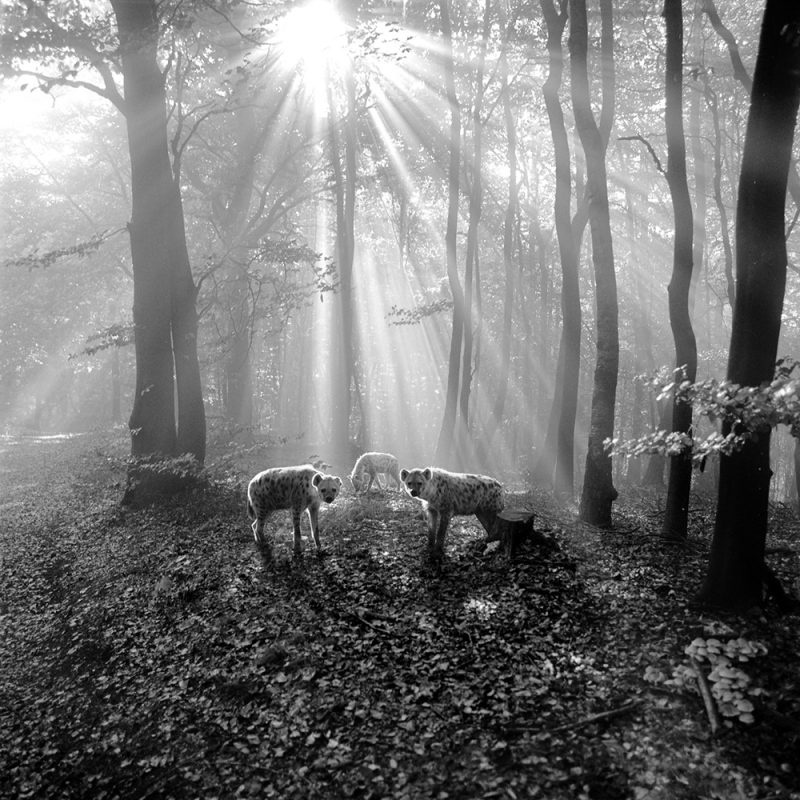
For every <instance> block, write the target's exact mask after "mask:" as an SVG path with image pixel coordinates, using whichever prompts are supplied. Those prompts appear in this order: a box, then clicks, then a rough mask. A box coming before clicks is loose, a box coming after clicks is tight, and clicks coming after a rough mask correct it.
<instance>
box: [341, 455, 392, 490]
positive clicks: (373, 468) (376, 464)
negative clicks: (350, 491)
mask: <svg viewBox="0 0 800 800" xmlns="http://www.w3.org/2000/svg"><path fill="white" fill-rule="evenodd" d="M380 472H382V473H383V474H384V475H386V477H387V481H386V485H387V486H388V485H389V481H388V478H391V479H392V480H393V481H394V482H395V483H396V484H397V488H398V489H402V488H403V484H402V483H401V482H400V464H399V463H398V462H397V459H396V458H395V457H394V456H393V455H392V454H391V453H364V454H363V455H361V456H359V457H358V461H356V463H355V466H354V467H353V471H352V472H351V473H350V480H351V481H352V482H353V488H354V489H355V490H356V491H357V492H368V491H369V490H370V487H371V486H372V483H373V481H374V482H375V483H377V484H378V489H381V490H383V486H381V482H380V479H379V478H378V473H380Z"/></svg>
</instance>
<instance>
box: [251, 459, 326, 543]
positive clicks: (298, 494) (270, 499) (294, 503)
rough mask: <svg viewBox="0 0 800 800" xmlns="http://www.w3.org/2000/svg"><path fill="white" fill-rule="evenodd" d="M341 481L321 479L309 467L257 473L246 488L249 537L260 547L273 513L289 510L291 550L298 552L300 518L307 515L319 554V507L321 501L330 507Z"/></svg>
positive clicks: (315, 471) (314, 470)
mask: <svg viewBox="0 0 800 800" xmlns="http://www.w3.org/2000/svg"><path fill="white" fill-rule="evenodd" d="M341 486H342V481H341V479H340V478H337V477H336V476H335V475H325V474H323V473H322V472H320V471H319V470H317V469H316V468H314V467H312V466H311V464H304V465H302V466H299V467H276V468H275V469H265V470H264V471H263V472H259V473H258V475H256V476H255V477H254V478H253V479H252V480H251V481H250V484H249V486H248V487H247V515H248V516H249V517H250V519H252V520H253V524H252V528H253V535H254V536H255V540H256V542H257V543H258V544H264V523H265V522H266V521H267V517H269V515H270V514H271V513H272V512H273V511H276V510H277V509H281V508H290V509H291V510H292V524H293V526H294V550H295V552H296V553H298V552H300V516H301V514H302V513H303V511H304V510H307V511H308V519H309V521H310V522H311V535H312V536H313V537H314V544H316V546H317V550H318V551H319V550H320V543H319V523H318V517H319V507H320V504H321V503H322V501H323V500H324V501H325V502H326V503H332V502H333V501H334V500H335V499H336V495H337V494H338V493H339V489H340V488H341Z"/></svg>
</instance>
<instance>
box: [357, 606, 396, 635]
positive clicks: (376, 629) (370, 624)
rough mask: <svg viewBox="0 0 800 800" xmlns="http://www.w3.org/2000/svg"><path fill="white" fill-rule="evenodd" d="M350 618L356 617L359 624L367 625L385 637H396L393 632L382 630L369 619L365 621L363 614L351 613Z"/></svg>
mask: <svg viewBox="0 0 800 800" xmlns="http://www.w3.org/2000/svg"><path fill="white" fill-rule="evenodd" d="M350 616H352V617H354V618H355V619H356V620H358V622H361V623H363V624H364V625H367V626H368V627H370V628H372V630H374V631H377V632H378V633H382V634H383V635H384V636H395V635H396V634H394V633H393V632H392V631H387V630H386V628H381V627H380V626H379V625H373V624H372V623H371V622H370V621H369V620H368V619H364V617H362V616H361V614H358V613H356V612H355V611H351V612H350Z"/></svg>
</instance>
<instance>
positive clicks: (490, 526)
mask: <svg viewBox="0 0 800 800" xmlns="http://www.w3.org/2000/svg"><path fill="white" fill-rule="evenodd" d="M475 516H476V517H477V518H478V522H480V524H481V525H483V529H484V530H485V531H486V533H487V534H488V535H489V536H491V535H492V531H493V530H494V524H495V521H496V520H497V513H496V512H495V511H492V510H491V509H488V508H479V509H478V510H477V511H476V512H475Z"/></svg>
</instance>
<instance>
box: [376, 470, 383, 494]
mask: <svg viewBox="0 0 800 800" xmlns="http://www.w3.org/2000/svg"><path fill="white" fill-rule="evenodd" d="M375 483H377V484H378V491H379V492H382V491H383V485H382V484H381V479H380V476H379V475H378V473H377V472H376V473H375Z"/></svg>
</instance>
